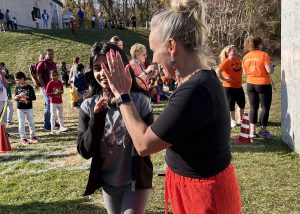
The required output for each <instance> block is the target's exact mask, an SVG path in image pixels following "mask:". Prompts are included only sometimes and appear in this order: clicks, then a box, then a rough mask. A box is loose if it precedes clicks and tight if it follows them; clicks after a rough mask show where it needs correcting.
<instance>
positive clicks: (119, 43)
mask: <svg viewBox="0 0 300 214" xmlns="http://www.w3.org/2000/svg"><path fill="white" fill-rule="evenodd" d="M109 42H110V43H112V44H115V45H117V46H118V47H119V48H121V49H122V50H123V48H124V47H123V41H122V40H121V39H120V37H118V36H113V37H111V39H110V40H109Z"/></svg>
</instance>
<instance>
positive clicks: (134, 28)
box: [131, 15, 136, 30]
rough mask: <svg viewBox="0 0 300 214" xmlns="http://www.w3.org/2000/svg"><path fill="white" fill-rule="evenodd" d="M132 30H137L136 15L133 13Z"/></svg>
mask: <svg viewBox="0 0 300 214" xmlns="http://www.w3.org/2000/svg"><path fill="white" fill-rule="evenodd" d="M131 24H132V30H136V17H135V16H134V15H133V16H132V17H131Z"/></svg>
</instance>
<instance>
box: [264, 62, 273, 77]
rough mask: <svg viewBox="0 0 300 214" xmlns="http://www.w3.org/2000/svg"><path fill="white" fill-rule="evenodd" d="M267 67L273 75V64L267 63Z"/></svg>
mask: <svg viewBox="0 0 300 214" xmlns="http://www.w3.org/2000/svg"><path fill="white" fill-rule="evenodd" d="M265 68H266V71H267V72H268V74H269V75H271V74H272V73H273V72H274V67H273V64H267V65H265Z"/></svg>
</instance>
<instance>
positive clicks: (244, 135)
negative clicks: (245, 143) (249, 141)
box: [240, 133, 249, 138]
mask: <svg viewBox="0 0 300 214" xmlns="http://www.w3.org/2000/svg"><path fill="white" fill-rule="evenodd" d="M240 136H241V137H244V138H249V134H244V133H240Z"/></svg>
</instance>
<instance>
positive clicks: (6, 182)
mask: <svg viewBox="0 0 300 214" xmlns="http://www.w3.org/2000/svg"><path fill="white" fill-rule="evenodd" d="M113 35H118V36H120V37H121V38H122V39H123V40H124V49H125V52H126V54H127V55H128V56H129V48H130V46H131V45H132V44H134V43H136V42H139V43H142V44H145V45H146V46H148V35H147V32H146V31H143V30H139V31H136V32H133V31H130V30H123V31H120V30H116V29H110V30H107V29H105V30H103V31H96V30H95V31H83V32H78V33H77V35H72V34H71V32H70V31H69V30H53V31H24V32H23V31H22V32H16V33H10V32H6V33H0V61H4V62H5V63H6V64H7V66H8V68H9V69H10V70H11V71H12V72H15V71H18V70H22V71H25V72H27V71H28V66H29V65H30V64H32V63H35V62H36V61H37V58H38V56H39V53H40V51H41V50H43V49H45V48H52V49H54V51H55V61H56V62H58V63H60V62H61V61H66V62H67V63H68V65H69V66H70V65H71V62H72V58H73V57H74V56H79V57H81V58H82V62H83V63H84V64H87V59H88V56H89V51H90V48H91V45H92V44H93V43H94V42H95V41H101V40H107V39H109V38H110V37H111V36H113ZM149 54H150V55H151V52H150V51H149ZM215 55H216V56H218V53H215ZM275 62H276V63H277V67H276V70H275V73H274V75H273V77H272V78H273V81H274V83H275V84H274V87H275V88H276V89H277V92H276V91H273V101H272V107H271V112H270V127H269V128H270V130H271V131H272V132H273V133H275V134H276V139H274V140H267V139H261V138H258V139H256V140H255V143H253V144H246V145H240V144H236V143H233V142H231V143H230V145H231V149H232V155H233V159H232V161H233V164H234V166H235V168H236V173H237V177H238V181H239V185H240V191H241V196H242V203H243V213H246V214H248V213H250V214H251V213H255V214H264V213H272V214H282V213H292V214H296V213H300V212H299V210H300V198H299V195H300V188H299V187H300V179H299V178H300V170H299V169H300V158H299V155H298V154H296V153H294V152H292V151H291V150H290V149H289V148H288V147H287V146H286V145H285V144H284V143H283V142H282V140H281V124H280V122H281V121H280V120H281V119H280V118H281V117H280V116H281V115H280V102H281V98H280V96H281V94H280V69H281V68H280V59H278V58H276V59H275ZM36 95H37V100H36V101H35V102H34V111H35V126H36V130H37V135H38V137H39V138H40V142H39V143H37V144H31V145H29V146H24V145H22V144H20V142H19V136H18V124H17V115H16V113H15V114H14V124H13V125H12V126H9V127H8V128H7V130H8V132H9V133H10V134H11V137H10V143H11V145H12V147H13V148H14V151H13V152H12V153H10V154H0V181H1V182H0V214H2V213H6V214H7V213H12V214H14V213H74V214H75V213H93V214H94V213H100V214H102V213H105V209H104V205H103V198H102V194H101V192H100V191H97V192H96V194H94V195H93V196H92V197H82V193H83V191H84V188H85V185H86V181H87V177H88V168H89V164H90V162H89V161H87V160H84V159H83V158H81V157H80V156H79V155H78V154H77V151H76V135H77V126H78V113H77V112H72V111H71V110H70V101H69V95H68V93H67V90H66V93H64V95H63V96H64V97H63V99H64V120H65V125H66V126H67V127H68V128H69V131H68V132H67V133H61V134H59V135H55V134H49V133H46V132H44V131H43V107H44V103H43V98H42V95H41V94H40V93H39V91H38V90H37V91H36ZM247 102H248V100H247ZM14 104H15V103H14ZM164 105H165V103H161V104H155V105H153V111H154V114H155V116H157V115H159V114H160V112H161V111H162V110H163V108H164ZM246 109H247V111H248V109H249V103H247V106H246ZM238 133H239V127H236V128H234V129H233V130H232V134H233V135H238ZM164 155H165V153H164V151H162V152H160V153H158V154H155V155H152V156H151V157H152V161H153V163H154V177H153V187H154V188H153V193H152V195H151V199H150V201H149V204H148V207H147V213H150V214H157V213H160V214H162V213H164V177H161V176H158V174H159V173H163V172H164V169H165V164H164Z"/></svg>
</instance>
